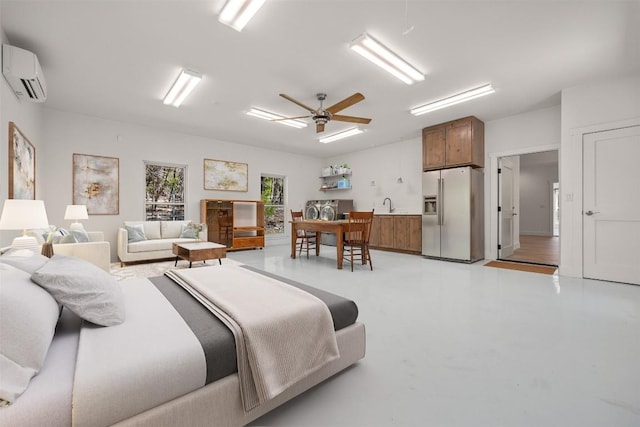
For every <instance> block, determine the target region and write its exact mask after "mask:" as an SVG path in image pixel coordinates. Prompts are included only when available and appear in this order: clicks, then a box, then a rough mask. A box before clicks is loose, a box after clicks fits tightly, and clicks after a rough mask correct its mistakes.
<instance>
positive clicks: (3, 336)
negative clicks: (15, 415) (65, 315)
mask: <svg viewBox="0 0 640 427" xmlns="http://www.w3.org/2000/svg"><path fill="white" fill-rule="evenodd" d="M59 313H60V308H59V307H58V304H57V303H56V300H55V299H54V298H53V297H52V296H51V295H50V294H49V293H48V292H47V291H46V290H44V289H42V288H41V287H40V286H38V285H36V284H35V283H33V282H32V281H31V280H30V279H29V273H25V272H24V271H21V270H19V269H17V268H15V267H12V266H10V265H7V264H0V372H1V373H2V374H1V375H0V401H5V402H9V403H13V402H14V401H15V400H16V399H17V398H18V397H19V396H20V395H21V394H22V393H23V392H24V391H25V390H26V389H27V387H28V386H29V382H30V381H31V378H32V377H33V376H34V375H35V374H37V373H38V372H39V371H40V368H42V364H43V363H44V359H45V357H46V355H47V351H48V350H49V345H51V340H52V338H53V334H54V331H55V328H56V323H57V322H58V315H59ZM0 410H1V409H0Z"/></svg>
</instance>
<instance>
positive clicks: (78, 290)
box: [31, 255, 125, 326]
mask: <svg viewBox="0 0 640 427" xmlns="http://www.w3.org/2000/svg"><path fill="white" fill-rule="evenodd" d="M31 280H33V281H34V282H36V283H37V284H39V285H40V286H42V287H43V288H45V289H46V290H48V291H49V292H50V293H51V295H53V297H54V298H55V299H56V300H57V301H58V302H59V303H60V304H62V305H63V306H65V307H67V308H68V309H69V310H71V311H73V312H74V313H76V314H77V315H78V316H80V317H81V318H83V319H85V320H88V321H89V322H92V323H95V324H96V325H101V326H113V325H119V324H120V323H122V322H124V319H125V308H124V298H123V296H122V289H121V288H120V284H119V283H118V282H116V280H115V279H114V278H113V277H112V276H111V275H110V274H109V273H107V272H106V271H104V270H102V269H101V268H99V267H96V266H95V265H93V264H91V263H89V262H87V261H85V260H83V259H80V258H74V257H66V256H62V255H54V256H52V257H51V259H50V260H49V262H48V263H46V264H45V265H44V266H43V267H42V268H40V269H39V270H37V271H36V272H34V273H33V275H32V276H31Z"/></svg>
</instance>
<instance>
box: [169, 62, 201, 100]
mask: <svg viewBox="0 0 640 427" xmlns="http://www.w3.org/2000/svg"><path fill="white" fill-rule="evenodd" d="M200 80H202V74H200V73H196V72H195V71H190V70H182V71H181V72H180V75H178V78H177V79H176V81H175V82H174V83H173V85H172V86H171V89H169V92H167V94H166V95H165V97H164V101H163V102H164V104H165V105H173V106H174V107H179V106H180V104H182V102H183V101H184V100H185V98H186V97H187V96H188V95H189V94H190V93H191V91H192V90H193V88H195V87H196V85H197V84H198V83H200Z"/></svg>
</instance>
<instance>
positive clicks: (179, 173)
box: [145, 162, 187, 221]
mask: <svg viewBox="0 0 640 427" xmlns="http://www.w3.org/2000/svg"><path fill="white" fill-rule="evenodd" d="M186 171H187V167H186V166H183V165H167V164H160V163H150V162H145V176H146V186H145V217H146V220H147V221H160V220H183V219H184V206H185V202H184V179H185V175H186Z"/></svg>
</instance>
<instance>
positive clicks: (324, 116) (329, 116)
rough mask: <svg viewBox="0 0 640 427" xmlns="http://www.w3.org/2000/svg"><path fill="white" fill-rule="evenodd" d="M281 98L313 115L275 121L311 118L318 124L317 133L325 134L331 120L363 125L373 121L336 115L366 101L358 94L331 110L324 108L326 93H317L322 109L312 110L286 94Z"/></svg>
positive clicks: (333, 106) (337, 104)
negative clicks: (327, 124) (326, 125)
mask: <svg viewBox="0 0 640 427" xmlns="http://www.w3.org/2000/svg"><path fill="white" fill-rule="evenodd" d="M280 96H281V97H283V98H284V99H286V100H289V101H291V102H293V103H294V104H297V105H299V106H301V107H302V108H304V109H305V110H307V111H309V112H310V113H311V114H308V115H306V116H298V117H285V118H283V119H275V120H292V119H304V118H307V117H311V118H312V119H313V121H314V122H316V132H317V133H320V132H324V125H325V124H326V123H327V122H328V121H329V120H336V121H339V122H352V123H362V124H365V125H366V124H369V122H370V121H371V119H367V118H365V117H353V116H343V115H341V114H336V113H337V112H339V111H342V110H344V109H345V108H347V107H351V106H352V105H353V104H356V103H358V102H360V101H362V100H363V99H364V95H363V94H361V93H359V92H356V93H354V94H353V95H351V96H350V97H348V98H345V99H343V100H342V101H340V102H338V103H336V104H333V105H332V106H331V107H329V108H324V107H323V106H322V101H324V100H325V99H326V98H327V94H326V93H317V94H316V98H318V101H320V107H319V108H317V109H315V108H311V107H308V106H306V105H304V104H303V103H302V102H300V101H297V100H295V99H293V98H291V97H290V96H288V95H285V94H284V93H281V94H280Z"/></svg>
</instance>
